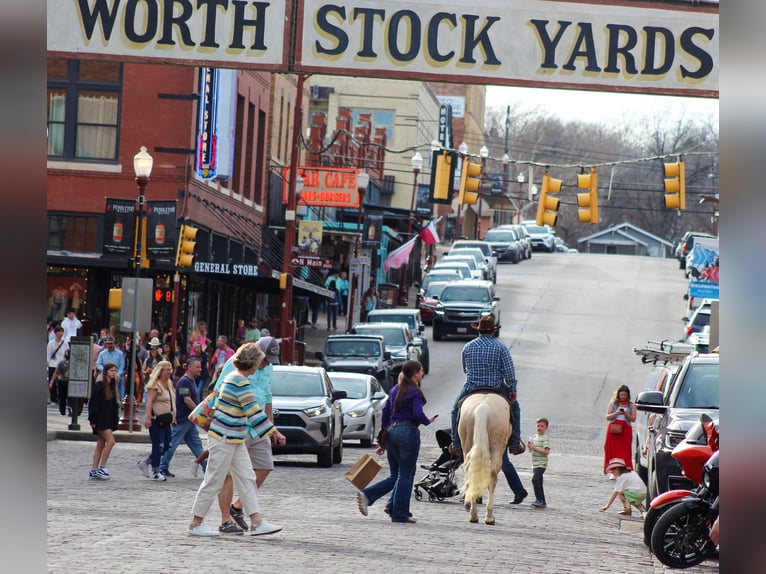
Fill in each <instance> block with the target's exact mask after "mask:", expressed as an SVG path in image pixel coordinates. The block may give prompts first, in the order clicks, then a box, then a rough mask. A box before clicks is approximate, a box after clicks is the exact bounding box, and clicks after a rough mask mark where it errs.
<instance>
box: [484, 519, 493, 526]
mask: <svg viewBox="0 0 766 574" xmlns="http://www.w3.org/2000/svg"><path fill="white" fill-rule="evenodd" d="M484 524H489V525H490V526H494V525H495V519H494V518H493V519H492V520H485V521H484Z"/></svg>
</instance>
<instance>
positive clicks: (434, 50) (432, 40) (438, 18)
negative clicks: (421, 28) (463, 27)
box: [426, 12, 457, 62]
mask: <svg viewBox="0 0 766 574" xmlns="http://www.w3.org/2000/svg"><path fill="white" fill-rule="evenodd" d="M444 20H446V21H447V22H448V23H449V24H451V26H450V27H449V29H450V30H454V29H455V28H457V18H456V17H455V15H454V14H447V13H446V12H438V13H437V14H434V17H433V18H431V20H430V21H429V22H428V29H427V31H426V49H427V50H428V56H429V57H430V58H431V59H432V60H433V61H434V62H449V61H450V60H451V59H452V58H454V57H455V51H454V50H450V51H449V52H447V53H446V54H441V53H439V42H438V40H439V25H440V24H441V23H442V21H444Z"/></svg>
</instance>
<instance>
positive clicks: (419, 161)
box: [407, 151, 423, 237]
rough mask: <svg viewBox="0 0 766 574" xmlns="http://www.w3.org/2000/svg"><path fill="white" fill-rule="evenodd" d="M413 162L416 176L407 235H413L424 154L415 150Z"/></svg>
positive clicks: (413, 170)
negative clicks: (413, 220)
mask: <svg viewBox="0 0 766 574" xmlns="http://www.w3.org/2000/svg"><path fill="white" fill-rule="evenodd" d="M410 162H411V163H412V173H413V174H415V178H414V180H413V182H412V200H411V201H410V219H409V224H408V225H407V237H409V236H410V235H412V218H413V216H414V213H415V197H417V195H418V175H420V169H421V168H422V167H423V156H422V155H420V152H417V151H416V152H415V155H413V156H412V159H411V160H410Z"/></svg>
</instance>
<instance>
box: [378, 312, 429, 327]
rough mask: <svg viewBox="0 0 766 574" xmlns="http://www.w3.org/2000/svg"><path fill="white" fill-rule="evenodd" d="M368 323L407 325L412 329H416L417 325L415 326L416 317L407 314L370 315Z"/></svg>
mask: <svg viewBox="0 0 766 574" xmlns="http://www.w3.org/2000/svg"><path fill="white" fill-rule="evenodd" d="M367 322H368V323H407V324H408V325H409V326H410V329H415V328H416V327H417V325H416V324H415V315H411V314H409V313H408V314H406V315H390V314H388V315H376V314H375V313H370V315H368V316H367Z"/></svg>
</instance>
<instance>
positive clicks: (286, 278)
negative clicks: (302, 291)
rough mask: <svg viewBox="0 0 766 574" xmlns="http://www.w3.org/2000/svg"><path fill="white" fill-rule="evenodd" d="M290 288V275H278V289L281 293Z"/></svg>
mask: <svg viewBox="0 0 766 574" xmlns="http://www.w3.org/2000/svg"><path fill="white" fill-rule="evenodd" d="M288 287H290V275H288V274H287V273H280V274H279V288H280V289H282V290H283V291H284V290H285V289H287V288H288Z"/></svg>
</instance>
